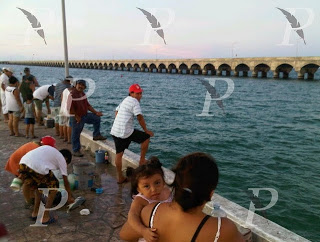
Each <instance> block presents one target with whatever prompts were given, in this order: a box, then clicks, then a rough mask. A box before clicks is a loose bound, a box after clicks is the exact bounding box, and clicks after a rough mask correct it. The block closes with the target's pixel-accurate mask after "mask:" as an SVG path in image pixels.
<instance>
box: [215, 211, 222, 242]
mask: <svg viewBox="0 0 320 242" xmlns="http://www.w3.org/2000/svg"><path fill="white" fill-rule="evenodd" d="M220 228H221V217H218V230H217V233H216V237H215V239H214V242H217V241H218V239H219V237H220Z"/></svg>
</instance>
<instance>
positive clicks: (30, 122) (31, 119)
mask: <svg viewBox="0 0 320 242" xmlns="http://www.w3.org/2000/svg"><path fill="white" fill-rule="evenodd" d="M24 123H25V124H35V123H36V122H35V118H25V119H24Z"/></svg>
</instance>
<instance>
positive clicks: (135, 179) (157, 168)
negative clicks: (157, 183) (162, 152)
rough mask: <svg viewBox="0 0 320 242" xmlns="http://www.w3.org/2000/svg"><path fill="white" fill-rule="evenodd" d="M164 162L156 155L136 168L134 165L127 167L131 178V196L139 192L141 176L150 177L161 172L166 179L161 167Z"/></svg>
mask: <svg viewBox="0 0 320 242" xmlns="http://www.w3.org/2000/svg"><path fill="white" fill-rule="evenodd" d="M161 166H162V164H161V162H160V161H159V159H158V158H157V157H155V156H152V157H150V158H149V161H148V162H147V163H146V164H144V165H141V166H139V167H138V168H136V169H133V168H132V167H128V168H127V172H126V175H127V177H129V178H130V180H131V196H132V197H133V196H134V195H137V194H138V193H139V192H138V183H139V179H140V178H142V177H143V178H148V177H150V176H153V175H155V174H160V175H161V176H162V178H163V180H164V173H163V170H162V168H161Z"/></svg>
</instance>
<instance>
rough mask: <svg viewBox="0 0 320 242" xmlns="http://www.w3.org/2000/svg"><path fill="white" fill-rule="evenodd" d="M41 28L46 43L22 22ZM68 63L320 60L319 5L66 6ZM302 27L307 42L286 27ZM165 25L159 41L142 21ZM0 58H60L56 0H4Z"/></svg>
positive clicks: (280, 0) (200, 0) (187, 2)
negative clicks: (296, 24) (290, 16)
mask: <svg viewBox="0 0 320 242" xmlns="http://www.w3.org/2000/svg"><path fill="white" fill-rule="evenodd" d="M18 7H19V8H22V9H24V10H26V11H28V12H30V13H32V14H33V15H34V16H35V17H36V18H37V19H38V21H39V22H40V23H41V27H42V28H43V31H44V35H45V40H46V42H47V45H46V44H45V43H44V40H43V38H41V37H40V36H39V35H38V34H37V32H35V31H34V30H33V29H32V27H31V24H30V23H29V21H28V19H27V18H26V16H25V15H24V14H23V13H22V12H21V11H20V10H19V9H18ZM65 7H66V18H67V34H68V47H69V59H70V60H80V59H81V60H82V59H155V58H156V57H157V58H158V59H167V58H230V57H232V55H233V57H236V56H237V57H275V56H279V57H284V56H291V57H293V56H319V55H320V44H319V41H320V27H319V26H320V2H319V1H318V0H305V1H300V0H299V1H298V0H290V1H289V0H268V1H259V0H243V1H237V0H225V1H214V0H197V1H195V0H193V1H191V0H184V1H182V0H170V1H169V0H161V1H160V0H159V1H154V0H117V1H115V0H91V1H89V0H66V1H65ZM277 7H278V8H281V9H284V10H286V11H289V12H292V11H294V13H293V16H294V17H295V18H296V19H297V20H298V21H299V23H300V26H301V28H302V31H303V34H304V40H305V42H306V44H304V41H303V40H302V39H301V38H300V37H299V36H298V34H297V33H296V32H295V31H294V30H292V29H290V28H288V27H289V26H290V25H289V23H288V20H287V19H286V17H285V15H284V14H283V13H282V12H281V11H280V10H278V9H277ZM137 8H141V9H144V10H146V11H148V12H150V13H152V14H153V15H154V16H155V17H156V18H157V19H158V21H159V22H160V24H161V26H163V27H164V29H163V32H164V38H165V41H166V43H167V44H164V41H163V39H162V38H161V37H160V36H159V35H157V33H156V32H155V31H154V30H152V29H151V26H150V24H149V23H148V20H147V18H146V17H145V15H144V14H143V13H142V12H141V11H140V10H139V9H137ZM0 31H1V38H0V60H32V59H33V60H62V59H63V53H64V52H63V35H62V15H61V1H60V0H50V1H49V0H42V1H39V0H28V1H26V0H24V1H23V0H2V1H1V7H0Z"/></svg>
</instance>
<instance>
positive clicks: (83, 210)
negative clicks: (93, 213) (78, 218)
mask: <svg viewBox="0 0 320 242" xmlns="http://www.w3.org/2000/svg"><path fill="white" fill-rule="evenodd" d="M80 214H81V215H89V214H90V210H89V209H87V208H84V209H82V210H81V211H80Z"/></svg>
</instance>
